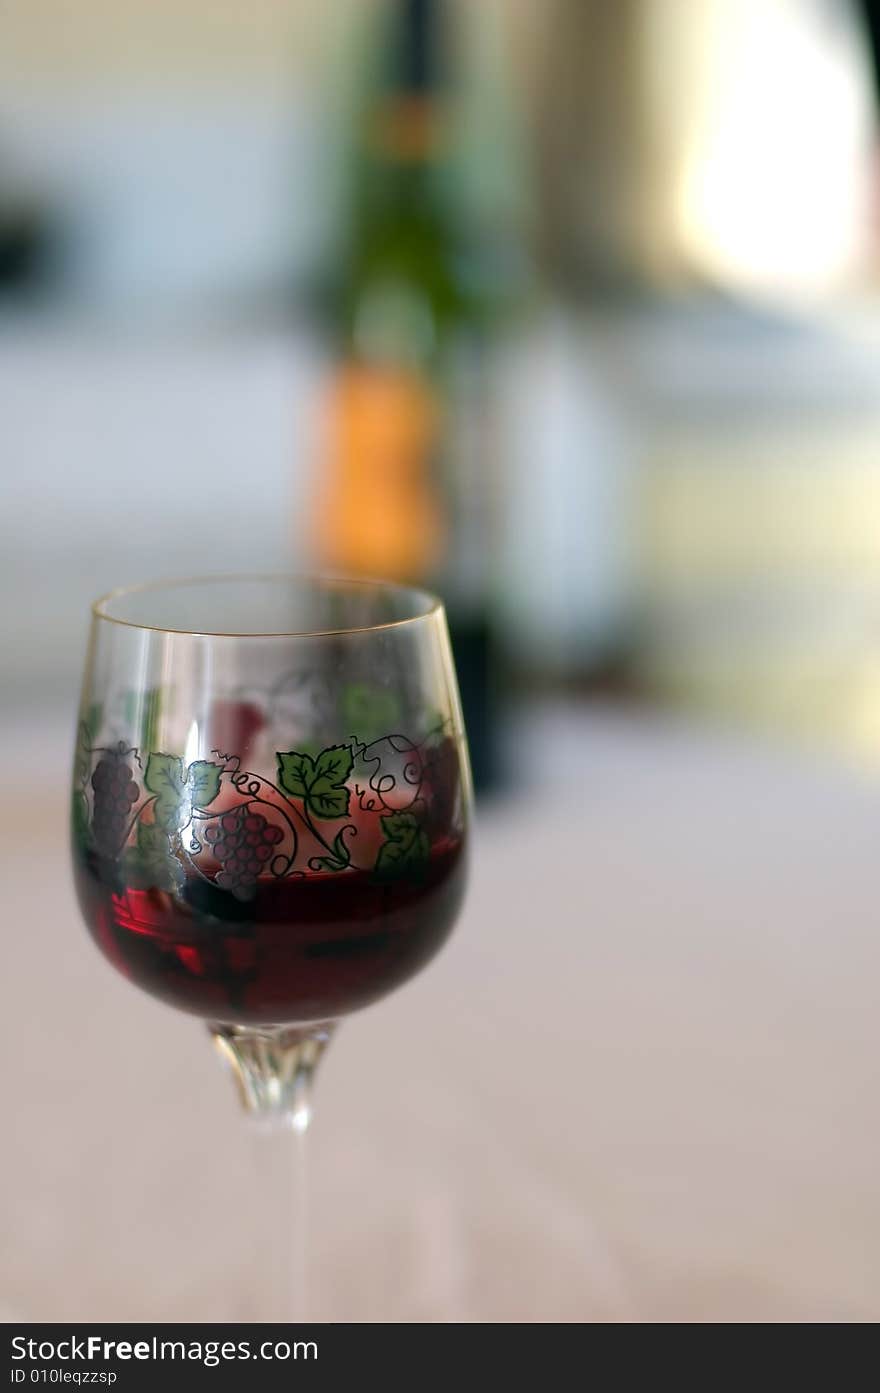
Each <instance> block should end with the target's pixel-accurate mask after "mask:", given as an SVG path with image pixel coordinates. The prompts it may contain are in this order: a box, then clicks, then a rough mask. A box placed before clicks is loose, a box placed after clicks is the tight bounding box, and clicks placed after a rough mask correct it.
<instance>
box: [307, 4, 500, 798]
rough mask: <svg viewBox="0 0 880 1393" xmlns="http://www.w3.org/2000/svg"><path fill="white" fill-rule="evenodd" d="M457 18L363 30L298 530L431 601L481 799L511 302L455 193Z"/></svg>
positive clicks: (487, 240)
mask: <svg viewBox="0 0 880 1393" xmlns="http://www.w3.org/2000/svg"><path fill="white" fill-rule="evenodd" d="M462 14H463V10H461V9H459V8H458V7H456V9H455V10H452V9H451V8H450V7H449V6H448V5H447V4H445V3H441V0H391V3H389V4H388V5H387V6H386V7H385V12H384V14H383V16H382V20H383V22H382V24H381V26H380V28H379V29H378V31H377V32H376V33H375V36H374V39H375V44H374V53H373V58H374V65H373V70H372V72H371V74H370V80H369V82H368V83H367V88H366V92H365V94H364V96H363V98H362V101H361V103H360V109H359V111H358V114H357V118H356V129H355V131H354V133H353V136H352V138H351V143H350V149H349V152H348V177H347V180H346V184H347V189H346V199H345V205H346V206H345V215H344V235H343V237H342V239H341V245H340V247H339V248H338V249H337V251H336V254H335V256H334V265H333V268H332V276H331V289H330V294H329V297H328V306H329V311H330V313H329V320H330V323H331V325H332V329H333V333H334V339H335V346H336V351H337V352H338V355H339V371H338V377H337V381H336V382H335V383H334V385H333V388H332V390H331V393H330V413H329V416H330V419H329V430H328V432H327V434H326V441H327V445H326V455H325V457H324V458H323V459H322V467H321V472H320V479H319V490H318V494H317V502H316V515H315V520H314V521H315V526H314V529H313V534H314V539H315V542H316V546H317V550H318V553H319V557H320V559H321V560H322V561H323V562H324V563H325V564H328V565H331V566H333V567H336V568H338V569H342V570H347V571H358V572H361V573H364V574H374V575H376V574H384V575H387V576H389V577H391V578H394V579H398V580H403V581H408V582H410V583H413V584H420V585H425V586H428V587H429V588H432V589H436V590H437V591H438V592H439V593H440V594H441V595H442V597H443V599H444V600H445V602H446V605H447V613H448V615H449V623H450V630H451V634H452V642H453V648H454V650H455V658H456V664H457V668H458V675H459V682H460V686H461V693H462V704H463V706H464V714H465V723H466V726H467V730H468V737H469V741H470V746H471V756H472V761H473V769H474V781H475V784H476V786H477V787H478V789H480V790H484V789H486V788H488V787H490V786H491V785H492V784H493V783H495V782H496V781H497V778H498V776H499V772H500V771H499V760H498V750H499V735H500V730H499V725H500V721H501V712H500V711H499V705H498V698H499V691H498V687H499V671H498V663H499V654H498V652H497V644H496V640H495V628H494V624H493V620H492V585H493V540H492V539H493V526H494V519H493V514H494V503H495V496H494V489H495V487H496V482H497V481H496V480H495V479H494V478H493V468H494V465H493V461H492V459H491V453H490V450H489V448H488V447H487V444H486V441H487V438H488V437H489V435H490V434H491V432H490V431H489V430H488V429H487V428H486V417H487V399H488V398H487V390H486V389H487V383H488V380H489V373H490V364H491V350H492V347H493V344H494V342H495V338H496V333H497V329H498V326H499V323H500V321H501V319H502V317H503V313H504V310H505V309H506V307H507V305H508V304H509V303H510V300H511V292H510V283H509V282H510V278H509V277H507V275H506V268H507V267H508V266H509V265H510V257H509V254H508V248H507V247H506V246H505V245H504V244H503V242H499V239H498V237H497V234H496V233H495V231H494V230H491V229H490V230H487V227H486V220H485V219H483V220H482V221H481V219H480V217H479V216H477V215H475V213H474V208H473V203H472V201H469V198H468V188H467V184H468V181H467V177H466V175H465V172H464V171H465V166H466V164H467V157H468V154H469V153H470V152H469V149H468V141H469V140H470V138H471V137H470V132H469V130H468V126H467V121H466V119H465V117H464V114H463V113H464V111H465V108H466V103H465V102H464V101H463V86H462V82H461V77H460V71H459V63H458V56H459V54H460V45H461V43H462V41H463V35H462V34H461V33H460V32H458V31H457V28H456V26H455V24H454V20H455V18H459V19H460V18H461V16H462ZM472 182H473V181H472ZM499 271H501V272H504V274H501V275H499Z"/></svg>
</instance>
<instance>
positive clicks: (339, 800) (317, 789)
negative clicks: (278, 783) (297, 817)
mask: <svg viewBox="0 0 880 1393" xmlns="http://www.w3.org/2000/svg"><path fill="white" fill-rule="evenodd" d="M350 797H351V794H350V793H349V790H348V789H347V788H346V787H345V785H344V784H343V785H342V787H341V788H339V787H337V785H336V784H334V783H332V782H331V780H330V777H329V775H327V774H322V775H321V777H320V778H317V779H315V781H314V783H313V784H312V785H311V787H310V789H309V791H308V795H307V797H306V805H307V807H308V808H309V811H310V812H313V813H314V814H315V816H316V817H320V818H322V819H325V820H326V819H328V818H332V817H346V816H347V815H348V802H349V798H350Z"/></svg>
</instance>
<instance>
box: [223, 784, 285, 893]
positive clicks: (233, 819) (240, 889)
mask: <svg viewBox="0 0 880 1393" xmlns="http://www.w3.org/2000/svg"><path fill="white" fill-rule="evenodd" d="M282 836H283V833H282V831H281V828H280V827H275V826H274V825H273V824H272V823H270V822H267V820H266V818H265V817H263V815H262V813H258V812H255V811H254V810H253V807H252V805H250V806H249V805H248V804H244V805H243V806H242V807H240V808H235V809H233V810H232V811H231V812H228V813H224V814H223V816H222V817H221V818H220V819H219V821H218V822H216V823H214V824H212V825H211V826H210V827H208V828H207V829H206V831H205V841H206V842H207V843H208V845H209V846H210V848H211V851H212V853H213V855H214V858H215V859H216V861H217V862H218V864H219V866H220V870H219V871H218V873H217V876H216V884H217V885H219V887H220V888H221V890H229V891H230V892H231V893H232V894H233V895H235V897H236V899H239V900H246V899H250V897H251V896H252V895H253V893H254V889H255V887H256V884H257V880H258V878H259V875H260V872H261V871H262V870H263V869H264V866H265V863H266V862H267V861H269V860H270V858H271V857H272V855H273V853H274V850H275V848H276V846H277V845H278V843H279V842H280V841H281V839H282Z"/></svg>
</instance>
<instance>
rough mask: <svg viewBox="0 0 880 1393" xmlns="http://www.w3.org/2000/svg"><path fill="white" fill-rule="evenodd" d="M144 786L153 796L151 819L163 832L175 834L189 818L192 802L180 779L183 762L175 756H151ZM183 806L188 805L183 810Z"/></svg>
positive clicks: (181, 778)
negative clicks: (154, 799)
mask: <svg viewBox="0 0 880 1393" xmlns="http://www.w3.org/2000/svg"><path fill="white" fill-rule="evenodd" d="M144 783H145V784H146V786H147V789H148V791H149V792H150V793H154V794H155V795H156V801H155V803H154V805H153V808H154V813H153V816H154V817H155V819H156V823H157V825H158V826H159V827H161V828H163V829H164V831H166V832H176V831H177V829H178V827H182V826H185V825H186V823H187V822H189V819H190V813H191V809H192V803H191V800H190V799H189V796H188V793H187V789H186V783H185V781H184V777H183V760H182V759H178V757H177V755H163V754H151V755H150V757H149V759H148V760H147V770H146V773H145V774H144ZM184 804H189V806H187V807H184Z"/></svg>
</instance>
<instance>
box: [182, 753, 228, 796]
mask: <svg viewBox="0 0 880 1393" xmlns="http://www.w3.org/2000/svg"><path fill="white" fill-rule="evenodd" d="M222 772H223V766H222V765H220V764H212V763H211V761H210V760H208V759H197V760H194V761H193V763H192V764H191V765H190V766H189V769H188V770H187V771H186V783H187V789H188V790H189V796H190V799H191V801H192V806H193V807H194V808H207V807H208V806H209V804H211V803H213V801H214V799H215V798H216V797H217V795H218V793H219V792H220V775H221V773H222Z"/></svg>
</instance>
